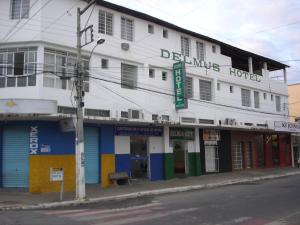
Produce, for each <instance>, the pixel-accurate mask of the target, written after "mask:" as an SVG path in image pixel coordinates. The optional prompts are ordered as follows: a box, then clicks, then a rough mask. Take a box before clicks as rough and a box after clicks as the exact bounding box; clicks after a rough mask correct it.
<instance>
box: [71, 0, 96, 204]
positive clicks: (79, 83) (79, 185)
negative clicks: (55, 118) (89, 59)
mask: <svg viewBox="0 0 300 225" xmlns="http://www.w3.org/2000/svg"><path fill="white" fill-rule="evenodd" d="M95 2H96V1H95V0H94V1H91V2H90V3H89V4H88V5H87V6H86V7H85V8H84V9H83V10H82V11H81V10H80V8H77V64H76V67H77V68H76V78H75V85H76V96H75V101H76V103H77V110H76V115H77V116H76V149H75V154H76V199H78V200H82V199H84V198H85V197H86V192H85V172H84V169H85V159H84V135H83V107H84V99H83V98H84V82H83V81H84V71H83V64H82V60H81V48H82V47H83V46H85V45H87V44H89V43H91V42H93V38H92V31H93V30H92V26H89V27H86V28H84V29H83V30H81V24H80V16H81V15H82V14H83V13H84V12H85V11H86V10H87V9H88V8H89V7H90V6H91V5H93V4H95ZM88 29H91V40H90V42H87V41H85V43H84V45H81V36H82V34H83V33H85V32H87V30H88Z"/></svg>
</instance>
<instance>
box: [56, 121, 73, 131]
mask: <svg viewBox="0 0 300 225" xmlns="http://www.w3.org/2000/svg"><path fill="white" fill-rule="evenodd" d="M59 126H60V130H61V131H62V132H72V131H75V120H74V118H67V119H62V120H60V121H59Z"/></svg>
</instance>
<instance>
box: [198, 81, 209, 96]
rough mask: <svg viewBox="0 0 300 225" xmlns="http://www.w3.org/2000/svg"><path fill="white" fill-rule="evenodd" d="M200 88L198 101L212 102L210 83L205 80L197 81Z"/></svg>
mask: <svg viewBox="0 0 300 225" xmlns="http://www.w3.org/2000/svg"><path fill="white" fill-rule="evenodd" d="M199 86H200V99H201V100H205V101H211V100H212V93H211V82H210V81H206V80H199Z"/></svg>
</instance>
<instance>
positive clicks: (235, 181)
mask: <svg viewBox="0 0 300 225" xmlns="http://www.w3.org/2000/svg"><path fill="white" fill-rule="evenodd" d="M299 174H300V171H297V172H287V173H283V174H276V175H266V176H261V177H253V178H245V179H232V180H229V181H222V182H215V183H210V184H201V185H190V186H181V187H172V188H163V189H157V190H149V191H140V192H134V193H130V194H122V195H115V196H108V197H98V198H90V199H85V200H71V201H63V202H53V203H40V204H34V205H20V206H11V207H10V206H8V207H6V206H3V207H0V211H8V210H32V209H50V208H55V207H65V206H77V205H84V204H90V203H98V202H105V201H117V200H126V199H132V198H138V197H143V196H150V195H161V194H168V193H176V192H184V191H191V190H200V189H209V188H215V187H222V186H228V185H234V184H241V183H246V182H256V181H262V180H270V179H276V178H282V177H288V176H295V175H299Z"/></svg>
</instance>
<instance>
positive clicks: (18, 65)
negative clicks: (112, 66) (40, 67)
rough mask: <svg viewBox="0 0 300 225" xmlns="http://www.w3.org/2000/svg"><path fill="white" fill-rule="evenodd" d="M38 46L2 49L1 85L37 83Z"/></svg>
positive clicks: (11, 85) (0, 60) (17, 85)
mask: <svg viewBox="0 0 300 225" xmlns="http://www.w3.org/2000/svg"><path fill="white" fill-rule="evenodd" d="M36 51H37V48H35V47H32V48H13V49H10V48H9V49H0V65H1V67H0V87H1V88H3V87H26V86H35V85H36V60H37V57H36V54H37V53H36Z"/></svg>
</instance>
